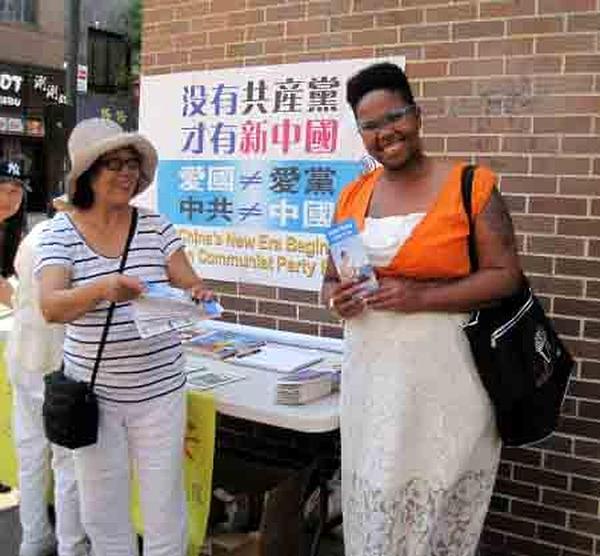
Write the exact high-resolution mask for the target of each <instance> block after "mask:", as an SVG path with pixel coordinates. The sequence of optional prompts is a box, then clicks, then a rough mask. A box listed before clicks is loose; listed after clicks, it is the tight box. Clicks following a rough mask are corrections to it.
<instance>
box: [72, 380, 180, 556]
mask: <svg viewBox="0 0 600 556" xmlns="http://www.w3.org/2000/svg"><path fill="white" fill-rule="evenodd" d="M184 433H185V391H184V389H180V390H178V391H176V392H173V393H171V394H167V395H165V396H162V397H160V398H156V399H153V400H149V401H146V402H140V403H111V402H103V401H100V422H99V429H98V442H97V443H96V444H94V445H93V446H87V447H85V448H79V449H77V450H74V455H75V469H76V473H77V479H78V481H79V487H80V494H81V511H82V518H83V523H84V526H85V529H86V531H87V532H88V535H89V537H90V539H91V541H92V550H93V551H94V555H95V556H134V555H136V554H137V544H136V538H135V534H134V531H133V527H132V524H131V518H130V476H131V473H130V461H131V464H132V465H134V466H135V469H136V471H137V476H138V478H139V486H140V503H141V510H142V515H143V520H144V556H184V554H185V552H186V548H187V516H186V505H185V495H184V490H183V449H184V445H183V443H184Z"/></svg>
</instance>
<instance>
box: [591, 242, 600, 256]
mask: <svg viewBox="0 0 600 556" xmlns="http://www.w3.org/2000/svg"><path fill="white" fill-rule="evenodd" d="M588 255H589V256H590V257H596V258H600V240H596V241H592V240H590V249H589V253H588Z"/></svg>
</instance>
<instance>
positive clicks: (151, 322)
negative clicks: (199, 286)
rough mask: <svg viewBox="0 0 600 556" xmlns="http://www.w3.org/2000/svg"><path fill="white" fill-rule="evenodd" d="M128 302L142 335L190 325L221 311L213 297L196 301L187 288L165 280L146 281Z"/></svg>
mask: <svg viewBox="0 0 600 556" xmlns="http://www.w3.org/2000/svg"><path fill="white" fill-rule="evenodd" d="M131 306H132V307H133V314H134V320H135V324H136V326H137V329H138V332H139V333H140V336H141V337H142V338H149V337H151V336H156V335H158V334H164V333H165V332H172V331H174V330H179V329H180V328H185V327H188V326H192V325H194V324H197V323H198V322H199V321H201V320H204V319H210V318H215V317H219V316H221V313H222V312H223V307H221V305H220V304H219V303H217V302H216V301H215V300H209V301H200V302H196V301H194V300H193V299H192V297H191V296H190V295H189V294H188V293H187V292H185V291H183V290H180V289H178V288H173V287H171V286H167V285H165V284H146V288H145V291H144V293H143V294H142V295H141V296H140V297H139V298H137V299H135V300H133V301H132V302H131Z"/></svg>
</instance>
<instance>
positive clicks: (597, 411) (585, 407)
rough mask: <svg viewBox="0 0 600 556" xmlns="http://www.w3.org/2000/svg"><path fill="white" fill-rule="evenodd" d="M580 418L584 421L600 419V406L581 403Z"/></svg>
mask: <svg viewBox="0 0 600 556" xmlns="http://www.w3.org/2000/svg"><path fill="white" fill-rule="evenodd" d="M578 405H579V411H578V414H577V415H578V417H583V418H584V419H594V420H598V419H600V404H599V403H597V402H586V401H583V400H580V401H579V404H578Z"/></svg>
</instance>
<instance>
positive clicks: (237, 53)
mask: <svg viewBox="0 0 600 556" xmlns="http://www.w3.org/2000/svg"><path fill="white" fill-rule="evenodd" d="M261 54H264V45H263V43H260V42H240V43H237V44H228V45H227V57H228V58H242V57H244V56H260V55H261Z"/></svg>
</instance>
